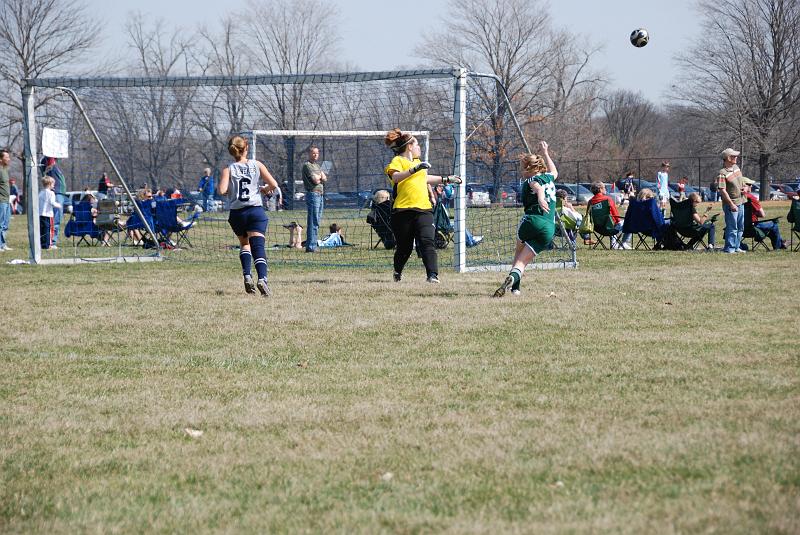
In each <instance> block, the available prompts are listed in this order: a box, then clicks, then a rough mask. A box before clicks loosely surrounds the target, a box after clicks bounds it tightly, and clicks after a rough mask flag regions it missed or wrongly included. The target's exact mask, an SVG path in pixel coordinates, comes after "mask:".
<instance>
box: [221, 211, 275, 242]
mask: <svg viewBox="0 0 800 535" xmlns="http://www.w3.org/2000/svg"><path fill="white" fill-rule="evenodd" d="M268 222H269V219H268V218H267V213H266V212H265V211H264V209H263V208H262V207H261V206H248V207H246V208H239V209H238V210H231V213H230V215H229V216H228V224H229V225H230V226H231V228H232V229H233V232H234V233H235V234H236V235H237V236H247V233H248V232H260V233H261V234H266V232H267V223H268Z"/></svg>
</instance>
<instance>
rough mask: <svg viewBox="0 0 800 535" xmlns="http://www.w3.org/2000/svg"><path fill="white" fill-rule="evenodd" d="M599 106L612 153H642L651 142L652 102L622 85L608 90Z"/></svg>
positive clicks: (624, 155)
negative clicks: (619, 88)
mask: <svg viewBox="0 0 800 535" xmlns="http://www.w3.org/2000/svg"><path fill="white" fill-rule="evenodd" d="M601 107H602V109H603V114H604V115H605V120H606V130H607V132H608V138H609V143H610V147H609V149H610V152H611V154H612V155H613V157H615V158H625V159H629V158H631V157H634V156H642V155H645V154H646V153H647V151H648V150H649V149H650V148H651V147H652V146H653V143H652V141H653V131H654V126H655V124H656V120H657V119H658V113H657V112H656V109H655V107H654V106H653V104H651V103H650V101H648V100H647V99H645V98H644V97H643V96H642V95H641V93H634V92H632V91H628V90H625V89H622V90H619V91H614V92H613V93H611V94H610V95H609V96H608V97H607V98H606V99H605V100H604V101H603V103H602V105H601Z"/></svg>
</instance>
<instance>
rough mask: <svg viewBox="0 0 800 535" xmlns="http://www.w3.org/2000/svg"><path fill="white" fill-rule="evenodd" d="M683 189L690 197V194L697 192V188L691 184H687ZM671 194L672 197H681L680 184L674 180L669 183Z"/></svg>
mask: <svg viewBox="0 0 800 535" xmlns="http://www.w3.org/2000/svg"><path fill="white" fill-rule="evenodd" d="M683 191H684V195H685V196H686V197H688V196H689V194H691V193H695V192H697V189H695V188H694V187H692V186H690V185H689V184H686V185H685V186H684V190H683ZM669 195H670V197H672V198H674V199H679V198H680V196H681V194H680V193H679V192H678V184H676V183H674V182H673V183H670V184H669Z"/></svg>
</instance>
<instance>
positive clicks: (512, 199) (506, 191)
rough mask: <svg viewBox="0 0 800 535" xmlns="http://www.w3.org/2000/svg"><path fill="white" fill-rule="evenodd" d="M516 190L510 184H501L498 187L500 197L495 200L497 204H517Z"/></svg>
mask: <svg viewBox="0 0 800 535" xmlns="http://www.w3.org/2000/svg"><path fill="white" fill-rule="evenodd" d="M517 199H518V196H517V189H516V188H515V187H514V186H512V185H510V184H503V185H502V186H500V196H499V198H498V199H497V200H498V202H501V203H503V204H504V205H510V206H514V205H516V204H517V202H518V201H517Z"/></svg>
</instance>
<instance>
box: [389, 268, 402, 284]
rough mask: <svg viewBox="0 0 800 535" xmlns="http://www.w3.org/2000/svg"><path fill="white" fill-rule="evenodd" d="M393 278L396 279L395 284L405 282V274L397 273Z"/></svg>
mask: <svg viewBox="0 0 800 535" xmlns="http://www.w3.org/2000/svg"><path fill="white" fill-rule="evenodd" d="M392 277H393V278H394V282H400V281H401V280H403V274H402V273H398V272H396V271H395V272H394V273H393V274H392Z"/></svg>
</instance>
